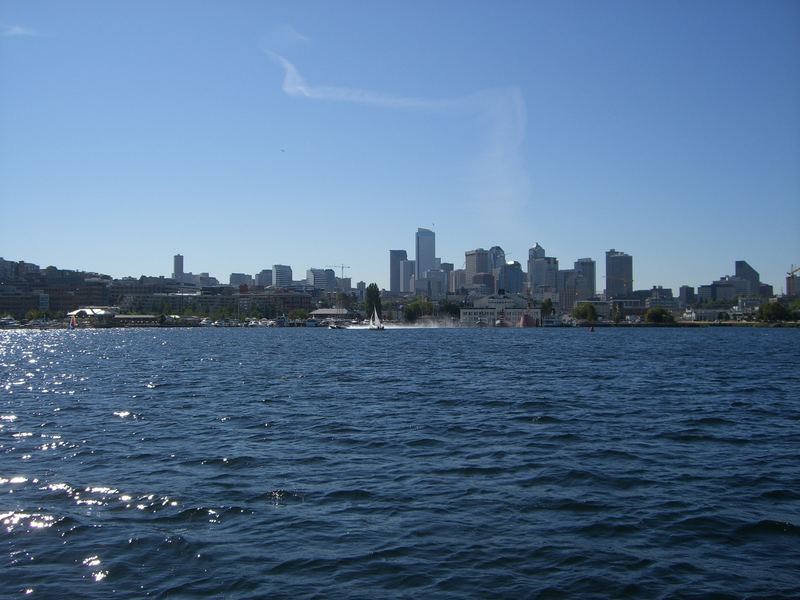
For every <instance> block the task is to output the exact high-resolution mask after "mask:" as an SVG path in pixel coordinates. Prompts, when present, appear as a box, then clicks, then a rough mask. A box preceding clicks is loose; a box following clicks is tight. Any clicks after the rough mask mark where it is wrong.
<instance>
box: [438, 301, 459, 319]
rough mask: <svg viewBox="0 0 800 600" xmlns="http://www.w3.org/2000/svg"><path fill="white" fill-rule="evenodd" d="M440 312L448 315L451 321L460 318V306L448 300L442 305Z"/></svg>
mask: <svg viewBox="0 0 800 600" xmlns="http://www.w3.org/2000/svg"><path fill="white" fill-rule="evenodd" d="M442 312H443V313H446V314H448V315H450V316H451V317H452V318H453V319H457V318H458V317H459V316H461V306H459V305H458V303H456V302H450V301H449V300H448V301H445V302H444V303H443V304H442Z"/></svg>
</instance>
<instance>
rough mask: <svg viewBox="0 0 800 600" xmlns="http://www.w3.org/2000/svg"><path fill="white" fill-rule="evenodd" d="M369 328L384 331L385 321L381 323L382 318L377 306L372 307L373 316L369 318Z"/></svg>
mask: <svg viewBox="0 0 800 600" xmlns="http://www.w3.org/2000/svg"><path fill="white" fill-rule="evenodd" d="M369 328H370V329H374V330H376V331H383V323H381V318H380V317H379V316H378V309H377V308H373V309H372V316H371V317H370V318H369Z"/></svg>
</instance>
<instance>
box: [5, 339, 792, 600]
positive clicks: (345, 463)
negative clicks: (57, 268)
mask: <svg viewBox="0 0 800 600" xmlns="http://www.w3.org/2000/svg"><path fill="white" fill-rule="evenodd" d="M799 384H800V331H798V330H794V331H792V330H780V329H726V328H709V329H703V330H686V329H598V330H597V331H596V332H594V333H590V332H589V331H587V330H585V329H527V330H524V329H488V330H480V329H479V330H458V329H396V330H387V331H384V332H370V331H365V330H360V331H356V330H345V331H334V330H327V329H318V330H315V329H166V330H153V329H141V330H78V331H72V332H68V331H42V332H33V331H2V332H0V525H1V526H2V529H1V530H0V551H1V552H2V556H1V557H0V560H1V561H2V562H0V564H2V570H1V571H0V597H4V598H5V597H16V596H23V595H26V594H28V593H32V594H33V597H44V598H47V597H63V598H68V597H72V598H77V597H82V598H107V597H110V596H115V597H125V598H140V597H158V598H166V597H214V598H262V597H268V596H274V597H288V596H293V597H298V596H299V597H308V596H318V597H361V598H373V597H392V598H412V597H413V598H417V597H425V598H434V597H441V598H446V597H452V598H461V597H475V598H487V597H508V598H519V597H542V598H562V597H563V598H572V597H640V598H655V597H698V598H700V597H708V596H712V595H715V594H716V595H717V596H718V597H731V598H738V597H746V596H750V597H770V598H773V597H786V598H791V597H793V598H797V597H800V385H799Z"/></svg>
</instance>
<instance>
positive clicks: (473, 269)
mask: <svg viewBox="0 0 800 600" xmlns="http://www.w3.org/2000/svg"><path fill="white" fill-rule="evenodd" d="M464 258H465V261H466V271H467V286H468V287H469V286H470V285H472V284H473V283H474V281H473V280H474V278H475V275H477V274H478V273H491V270H490V268H489V251H488V250H484V249H483V248H476V249H475V250H467V251H466V252H465V253H464Z"/></svg>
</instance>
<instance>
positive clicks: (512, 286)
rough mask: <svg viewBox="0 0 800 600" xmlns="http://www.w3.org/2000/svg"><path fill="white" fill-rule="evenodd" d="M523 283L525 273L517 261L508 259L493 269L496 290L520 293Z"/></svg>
mask: <svg viewBox="0 0 800 600" xmlns="http://www.w3.org/2000/svg"><path fill="white" fill-rule="evenodd" d="M524 285H525V273H524V272H523V271H522V265H521V264H519V262H518V261H516V260H514V261H509V262H507V263H506V264H504V265H502V266H501V267H499V268H497V269H495V287H496V290H495V291H496V292H498V293H500V291H501V290H503V291H505V293H506V294H521V293H522V288H523V286H524Z"/></svg>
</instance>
